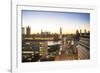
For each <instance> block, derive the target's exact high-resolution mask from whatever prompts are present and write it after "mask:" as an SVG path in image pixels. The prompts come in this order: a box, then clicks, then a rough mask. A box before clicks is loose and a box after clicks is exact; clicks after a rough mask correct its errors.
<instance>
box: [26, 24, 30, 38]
mask: <svg viewBox="0 0 100 73" xmlns="http://www.w3.org/2000/svg"><path fill="white" fill-rule="evenodd" d="M30 33H31V32H30V27H29V26H28V27H26V35H28V36H29V35H30Z"/></svg>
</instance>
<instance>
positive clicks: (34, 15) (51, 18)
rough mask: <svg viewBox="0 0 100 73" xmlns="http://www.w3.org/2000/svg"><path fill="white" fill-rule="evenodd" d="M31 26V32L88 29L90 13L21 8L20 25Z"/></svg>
mask: <svg viewBox="0 0 100 73" xmlns="http://www.w3.org/2000/svg"><path fill="white" fill-rule="evenodd" d="M27 26H29V27H31V33H40V32H41V30H42V31H44V32H46V31H47V32H51V33H59V30H60V27H61V28H62V32H63V33H75V32H76V30H77V29H79V30H80V29H81V30H82V31H84V29H86V30H90V13H79V12H78V13H76V12H55V11H36V10H22V27H27Z"/></svg>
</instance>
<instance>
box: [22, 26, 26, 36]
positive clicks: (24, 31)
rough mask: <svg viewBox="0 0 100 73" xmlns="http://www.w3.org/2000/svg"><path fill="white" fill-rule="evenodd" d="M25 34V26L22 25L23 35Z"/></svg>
mask: <svg viewBox="0 0 100 73" xmlns="http://www.w3.org/2000/svg"><path fill="white" fill-rule="evenodd" d="M24 34H25V28H24V27H22V35H24Z"/></svg>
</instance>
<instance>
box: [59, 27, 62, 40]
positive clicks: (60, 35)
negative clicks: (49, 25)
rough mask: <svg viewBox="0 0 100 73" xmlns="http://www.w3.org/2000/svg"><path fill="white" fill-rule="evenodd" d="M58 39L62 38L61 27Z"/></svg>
mask: <svg viewBox="0 0 100 73" xmlns="http://www.w3.org/2000/svg"><path fill="white" fill-rule="evenodd" d="M59 38H60V39H62V28H61V27H60V36H59Z"/></svg>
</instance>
